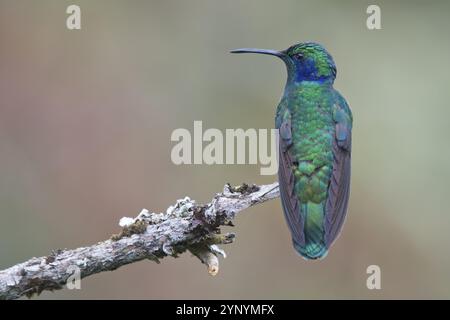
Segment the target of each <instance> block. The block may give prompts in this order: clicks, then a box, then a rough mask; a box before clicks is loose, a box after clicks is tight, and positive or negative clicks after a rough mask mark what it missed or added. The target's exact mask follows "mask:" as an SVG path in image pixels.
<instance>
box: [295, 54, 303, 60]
mask: <svg viewBox="0 0 450 320" xmlns="http://www.w3.org/2000/svg"><path fill="white" fill-rule="evenodd" d="M294 58H295V59H297V60H302V59H303V54H301V53H296V54H294Z"/></svg>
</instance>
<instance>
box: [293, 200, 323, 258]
mask: <svg viewBox="0 0 450 320" xmlns="http://www.w3.org/2000/svg"><path fill="white" fill-rule="evenodd" d="M302 212H303V214H304V219H305V226H304V232H305V240H306V241H305V245H299V243H298V242H296V241H295V238H293V244H294V248H295V250H297V252H298V253H299V254H300V255H301V256H302V257H303V258H305V259H308V260H312V259H320V258H324V257H325V256H326V254H327V253H328V247H327V246H326V244H325V239H324V228H323V221H324V217H325V206H324V203H312V202H308V203H306V204H302Z"/></svg>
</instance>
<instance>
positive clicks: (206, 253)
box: [0, 183, 279, 299]
mask: <svg viewBox="0 0 450 320" xmlns="http://www.w3.org/2000/svg"><path fill="white" fill-rule="evenodd" d="M278 196H279V190H278V183H273V184H269V185H261V186H256V185H251V186H249V185H247V184H243V185H241V186H238V187H231V186H230V185H229V184H227V185H225V187H224V190H223V192H222V193H219V194H216V196H215V197H214V198H213V199H212V201H211V202H210V203H208V204H206V205H200V204H197V203H196V202H195V200H191V199H190V198H188V197H186V198H184V199H181V200H178V201H177V202H176V204H175V205H173V206H170V207H169V208H168V209H167V211H166V213H149V212H148V211H147V210H145V209H144V210H142V212H141V213H140V214H139V215H138V216H137V217H136V218H134V219H132V218H122V219H121V221H120V225H121V226H122V231H121V232H120V234H117V235H113V236H112V237H111V239H108V240H106V241H103V242H99V243H97V244H94V245H92V246H89V247H82V248H77V249H73V250H60V249H58V250H55V251H53V252H52V253H51V254H50V255H48V256H44V257H39V258H31V259H30V260H28V261H25V262H23V263H19V264H17V265H15V266H12V267H10V268H8V269H5V270H3V271H0V299H17V298H19V297H21V296H24V295H26V296H28V297H30V296H32V295H33V294H39V293H41V292H42V291H44V290H57V289H62V288H63V287H64V286H65V285H66V284H67V283H68V281H70V280H71V278H73V276H74V273H75V272H79V276H80V278H84V277H87V276H90V275H92V274H95V273H99V272H103V271H111V270H115V269H117V268H119V267H121V266H123V265H126V264H129V263H133V262H136V261H140V260H144V259H149V260H153V261H155V262H159V259H161V258H164V257H166V256H172V257H177V255H178V254H180V253H182V252H184V251H186V250H189V251H190V252H191V253H192V254H193V255H195V256H196V257H198V258H199V259H200V261H201V262H202V263H204V264H205V265H206V266H207V268H208V272H209V273H210V274H211V275H216V274H217V272H218V271H219V260H218V255H222V256H223V257H225V252H224V251H223V250H221V249H220V248H219V247H218V245H219V244H227V243H231V242H233V240H234V234H233V233H227V234H221V232H220V227H221V226H232V225H233V224H232V221H233V219H234V218H235V214H236V213H238V212H240V211H242V210H245V209H247V208H249V207H251V206H254V205H256V204H259V203H263V202H265V201H267V200H270V199H273V198H276V197H278Z"/></svg>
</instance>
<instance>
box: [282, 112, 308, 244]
mask: <svg viewBox="0 0 450 320" xmlns="http://www.w3.org/2000/svg"><path fill="white" fill-rule="evenodd" d="M286 112H288V111H286ZM280 122H281V123H280V127H279V128H278V129H279V137H280V139H279V160H278V161H279V168H278V181H279V185H280V196H281V203H282V205H283V212H284V215H285V217H286V220H287V223H288V225H289V228H290V230H291V234H292V238H293V240H294V241H295V242H296V243H297V244H298V245H300V246H303V245H305V233H304V231H303V230H304V223H305V222H304V218H303V215H302V213H301V205H300V200H299V198H298V195H297V194H296V192H295V176H294V172H293V170H292V168H293V167H294V160H293V157H292V154H291V150H290V149H291V145H292V133H291V121H290V117H285V118H284V119H283V120H282V121H280Z"/></svg>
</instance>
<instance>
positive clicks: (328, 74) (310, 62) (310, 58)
mask: <svg viewBox="0 0 450 320" xmlns="http://www.w3.org/2000/svg"><path fill="white" fill-rule="evenodd" d="M282 53H283V58H282V59H283V61H284V62H285V63H286V65H287V68H288V75H289V78H290V79H291V80H294V81H295V82H299V81H331V82H333V81H334V79H335V78H336V65H335V63H334V61H333V57H332V56H331V55H330V54H329V53H328V52H327V51H326V50H325V48H324V47H322V46H321V45H320V44H318V43H314V42H304V43H299V44H296V45H293V46H291V47H289V48H288V49H286V50H284V51H282Z"/></svg>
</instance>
